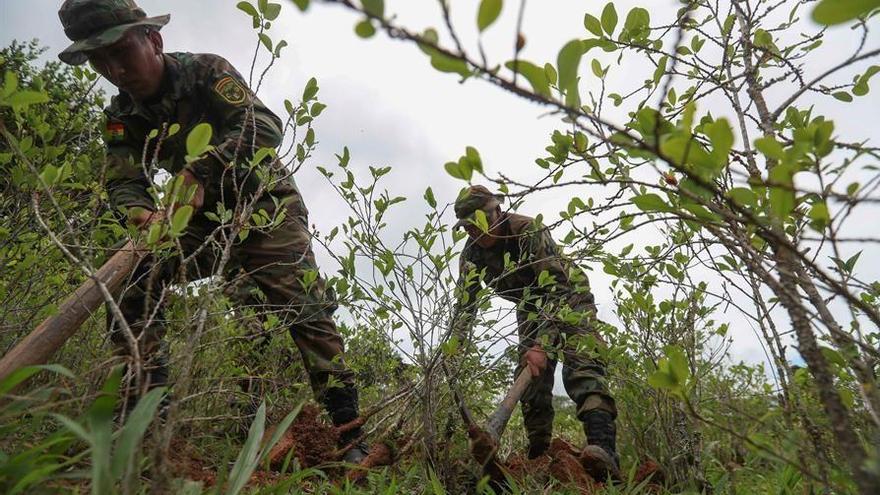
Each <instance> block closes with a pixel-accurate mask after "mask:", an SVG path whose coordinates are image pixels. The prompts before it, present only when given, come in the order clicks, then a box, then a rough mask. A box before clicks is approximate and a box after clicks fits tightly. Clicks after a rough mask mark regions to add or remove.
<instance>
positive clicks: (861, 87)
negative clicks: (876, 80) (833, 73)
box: [852, 65, 880, 96]
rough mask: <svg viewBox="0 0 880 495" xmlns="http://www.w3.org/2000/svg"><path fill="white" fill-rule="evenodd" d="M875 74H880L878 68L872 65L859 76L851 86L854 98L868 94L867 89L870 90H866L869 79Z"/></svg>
mask: <svg viewBox="0 0 880 495" xmlns="http://www.w3.org/2000/svg"><path fill="white" fill-rule="evenodd" d="M877 72H880V66H877V65H872V66H870V67H868V70H867V71H865V73H864V74H862V75H861V76H859V78H858V80H857V81H856V84H855V86H853V89H852V92H853V94H854V95H856V96H865V95H866V94H868V89H870V88H868V81H870V80H871V78H872V77H874V74H876V73H877Z"/></svg>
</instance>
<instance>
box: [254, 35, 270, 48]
mask: <svg viewBox="0 0 880 495" xmlns="http://www.w3.org/2000/svg"><path fill="white" fill-rule="evenodd" d="M257 37H258V38H260V43H262V44H263V46H265V47H266V50H269V51H270V52H271V51H272V38H270V37H269V36H268V35H267V34H265V33H260V34H258V35H257Z"/></svg>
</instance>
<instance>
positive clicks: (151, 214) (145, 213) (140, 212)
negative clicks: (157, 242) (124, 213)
mask: <svg viewBox="0 0 880 495" xmlns="http://www.w3.org/2000/svg"><path fill="white" fill-rule="evenodd" d="M161 218H162V213H161V212H155V211H152V210H148V209H146V208H140V207H134V208H132V209H131V210H130V211H129V212H128V221H129V223H131V224H133V225H134V226H135V227H137V228H138V229H141V230H143V229H145V228H147V227H149V226H150V225H151V224H152V223H153V222H155V221H157V220H160V219H161Z"/></svg>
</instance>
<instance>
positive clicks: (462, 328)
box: [452, 251, 483, 343]
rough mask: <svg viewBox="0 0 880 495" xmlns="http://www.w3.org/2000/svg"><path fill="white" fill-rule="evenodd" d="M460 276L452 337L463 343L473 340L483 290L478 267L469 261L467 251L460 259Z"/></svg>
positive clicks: (456, 292)
mask: <svg viewBox="0 0 880 495" xmlns="http://www.w3.org/2000/svg"><path fill="white" fill-rule="evenodd" d="M458 271H459V275H458V282H457V283H456V286H455V307H454V309H453V311H452V335H453V336H454V337H456V338H458V340H459V341H460V342H462V343H467V342H470V341H471V340H472V333H473V326H474V321H475V319H476V317H477V308H478V306H479V300H478V299H479V293H480V289H482V285H483V284H482V283H481V282H480V274H479V272H478V270H477V267H476V265H474V263H473V262H471V261H470V260H468V258H467V253H466V251H463V252H462V253H461V256H460V257H459V270H458Z"/></svg>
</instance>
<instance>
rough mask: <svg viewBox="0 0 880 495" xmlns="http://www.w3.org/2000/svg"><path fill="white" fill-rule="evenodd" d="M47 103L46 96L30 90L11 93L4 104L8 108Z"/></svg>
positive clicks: (47, 98)
mask: <svg viewBox="0 0 880 495" xmlns="http://www.w3.org/2000/svg"><path fill="white" fill-rule="evenodd" d="M47 101H49V95H48V94H46V93H45V92H43V91H31V90H24V91H18V92H16V93H12V94H11V95H10V96H9V97H8V98H6V104H7V105H9V106H13V105H15V106H17V105H21V106H28V105H36V104H38V103H46V102H47Z"/></svg>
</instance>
